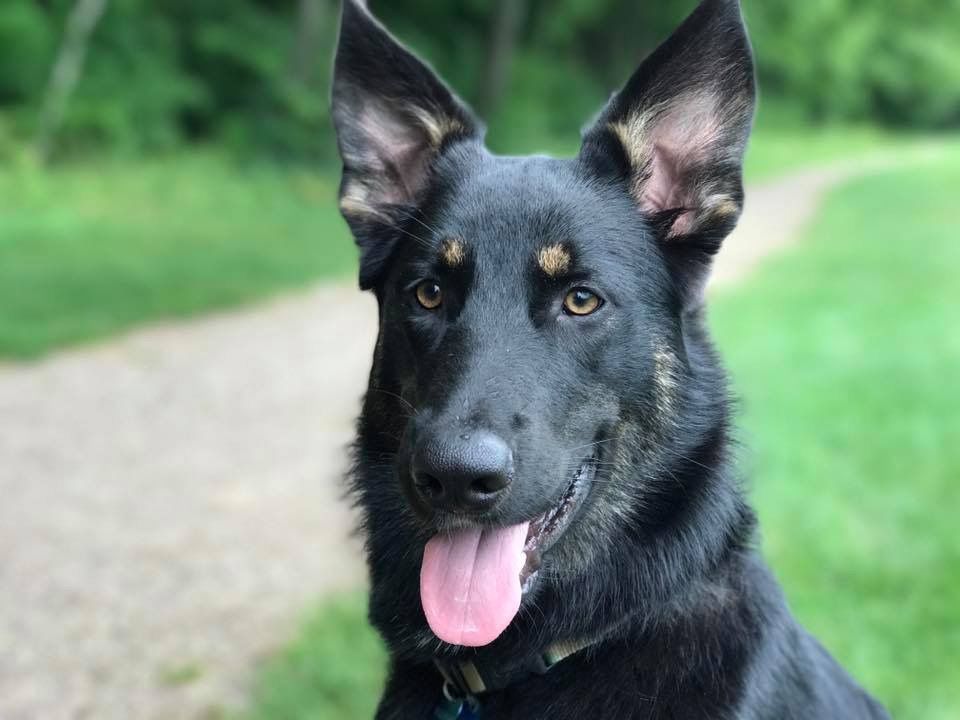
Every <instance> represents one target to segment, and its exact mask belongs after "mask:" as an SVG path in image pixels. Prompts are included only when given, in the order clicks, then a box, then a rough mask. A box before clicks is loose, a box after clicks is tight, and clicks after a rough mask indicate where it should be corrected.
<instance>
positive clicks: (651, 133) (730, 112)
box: [580, 0, 756, 254]
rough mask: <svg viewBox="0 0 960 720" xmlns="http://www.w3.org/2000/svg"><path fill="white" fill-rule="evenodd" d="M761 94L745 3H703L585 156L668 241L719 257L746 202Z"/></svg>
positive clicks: (609, 110)
mask: <svg viewBox="0 0 960 720" xmlns="http://www.w3.org/2000/svg"><path fill="white" fill-rule="evenodd" d="M755 94H756V91H755V82H754V69H753V57H752V53H751V51H750V43H749V40H748V39H747V34H746V28H745V27H744V24H743V20H742V18H741V15H740V6H739V3H738V2H737V0H704V1H703V2H701V3H700V5H699V6H698V7H697V9H696V10H694V12H693V14H692V15H690V17H688V18H687V20H686V21H685V22H684V23H683V24H682V25H681V26H680V28H679V29H678V30H677V31H676V32H675V33H674V34H673V35H672V36H671V37H670V38H669V39H668V40H667V41H666V42H664V43H663V44H662V45H661V46H660V47H659V48H657V50H655V51H654V52H653V54H652V55H650V57H649V58H647V60H646V61H644V63H643V64H642V65H641V66H640V68H639V69H638V70H637V72H636V73H635V74H634V75H633V77H631V78H630V80H629V81H628V82H627V84H626V85H625V86H624V87H623V89H622V90H621V91H620V92H619V93H617V94H616V95H615V96H614V97H613V98H612V99H611V100H610V102H609V103H608V105H607V106H606V108H604V110H603V111H602V112H601V114H600V117H599V119H598V120H597V121H596V123H595V124H594V125H593V127H591V128H590V129H589V130H588V131H587V133H586V134H585V136H584V142H583V147H582V149H581V152H580V157H581V160H582V161H583V162H585V163H586V164H587V165H588V166H589V167H590V168H591V169H592V170H593V171H594V172H597V173H600V174H602V175H605V176H610V175H611V174H613V175H616V176H618V177H620V178H622V179H623V180H624V181H626V182H627V183H628V187H629V191H630V193H631V194H632V195H633V197H634V199H635V200H636V202H637V204H638V205H639V207H640V208H641V210H643V212H644V213H645V214H646V215H647V216H648V217H649V218H650V219H651V221H652V225H653V227H654V228H655V230H656V231H657V232H658V234H659V235H660V236H661V237H662V238H663V239H664V240H665V241H666V242H667V243H668V244H671V245H675V244H680V243H682V242H683V241H684V240H689V241H692V243H688V244H694V245H696V246H698V247H699V248H700V249H701V250H706V251H707V252H708V253H709V254H712V253H714V252H716V250H717V249H718V248H719V246H720V243H721V242H722V240H723V238H724V237H726V235H727V234H729V232H730V231H731V230H732V229H733V227H734V225H735V224H736V220H737V218H738V217H739V214H740V210H741V208H742V206H743V180H742V164H743V153H744V150H745V148H746V143H747V137H748V135H749V133H750V127H751V125H752V122H753V111H754V105H755Z"/></svg>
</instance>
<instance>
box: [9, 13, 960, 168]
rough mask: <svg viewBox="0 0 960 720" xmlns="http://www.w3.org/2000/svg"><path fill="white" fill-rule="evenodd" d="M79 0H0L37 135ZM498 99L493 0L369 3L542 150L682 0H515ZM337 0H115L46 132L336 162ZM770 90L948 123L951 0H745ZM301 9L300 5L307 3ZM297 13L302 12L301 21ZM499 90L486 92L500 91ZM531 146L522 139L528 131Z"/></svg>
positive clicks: (836, 107)
mask: <svg viewBox="0 0 960 720" xmlns="http://www.w3.org/2000/svg"><path fill="white" fill-rule="evenodd" d="M74 1H75V0H49V1H48V2H39V1H38V0H6V2H4V3H0V114H7V115H11V116H12V117H13V118H14V122H12V123H10V125H12V127H14V128H15V130H16V132H17V133H18V134H19V135H20V137H22V138H23V137H28V136H29V135H30V134H32V130H33V124H34V121H35V118H36V113H37V110H38V108H39V106H40V104H41V101H42V97H43V94H44V88H45V85H46V81H47V78H48V76H49V74H50V69H51V67H52V65H53V62H54V58H55V56H56V53H57V49H58V47H59V44H60V42H61V40H62V35H63V28H64V24H65V19H66V16H67V14H68V12H69V10H70V8H71V7H72V5H73V3H74ZM517 2H519V3H520V4H521V7H522V8H523V11H522V22H521V23H520V26H519V28H518V32H517V33H516V35H515V36H514V37H511V38H510V43H508V44H509V45H512V46H514V47H515V52H514V53H513V61H512V63H511V64H510V68H509V77H508V82H507V83H506V91H505V95H504V96H503V97H501V98H492V99H489V101H490V102H489V103H488V102H484V103H481V100H482V99H483V98H484V93H483V92H482V88H483V87H485V79H487V77H488V72H490V71H491V70H490V68H491V67H492V63H491V52H492V50H491V48H492V47H493V43H492V42H491V35H492V33H493V32H494V28H495V27H497V23H496V8H497V7H498V3H497V2H494V0H461V1H460V2H439V1H438V0H396V1H395V2H391V3H387V2H385V1H383V0H374V2H372V5H373V8H374V10H375V11H376V12H378V13H379V14H380V15H381V16H382V17H383V19H384V21H385V22H386V23H387V24H388V26H389V27H390V28H391V29H392V30H394V31H395V32H396V33H397V34H398V35H399V36H400V37H401V38H403V39H404V40H406V41H407V42H408V43H409V44H411V45H413V46H414V47H415V48H416V49H417V50H418V52H420V53H422V54H423V55H424V56H425V57H426V58H428V59H429V60H430V61H432V62H433V63H434V64H435V65H436V66H437V67H438V69H439V70H440V71H441V72H442V73H443V75H444V76H445V77H446V78H448V79H449V81H450V82H451V84H453V85H454V86H455V87H456V88H457V89H458V90H459V91H460V92H461V93H462V94H463V95H464V96H465V97H466V98H467V99H468V100H469V101H471V102H473V103H474V104H476V105H480V104H483V105H488V104H489V105H490V106H489V107H480V109H481V110H482V111H484V114H485V115H486V116H487V120H488V121H489V124H490V126H491V139H492V142H493V144H494V146H496V147H498V148H501V149H506V150H509V151H515V150H519V149H523V150H527V149H529V148H531V147H532V148H547V149H549V147H550V145H551V143H552V142H553V140H552V139H551V138H563V137H568V136H569V137H575V135H576V132H577V130H578V129H579V128H580V127H581V125H582V124H583V123H584V122H585V121H586V120H587V119H588V118H589V117H590V116H591V115H593V113H594V112H595V111H596V110H597V109H598V108H599V106H600V104H601V103H602V102H603V100H604V98H605V97H606V96H607V94H608V93H609V92H610V91H612V90H613V89H615V88H616V87H617V86H619V85H620V84H621V83H622V82H623V81H624V80H625V79H626V77H627V76H628V74H629V73H630V72H631V71H632V69H633V68H634V67H635V66H636V65H637V63H638V62H639V60H640V59H641V58H642V57H643V56H644V54H645V53H646V52H648V51H649V50H650V49H651V48H652V47H654V46H655V45H656V43H657V42H659V41H660V40H662V39H663V38H664V37H666V35H667V34H668V33H669V32H670V31H671V30H672V28H673V27H675V26H676V24H677V23H678V22H679V21H680V20H681V18H682V17H683V15H684V14H685V13H686V12H687V11H688V10H689V9H690V7H691V6H692V5H693V0H688V2H685V3H682V4H677V3H638V2H635V1H634V0H549V2H548V0H517ZM337 5H338V0H275V1H273V2H270V1H268V0H233V1H232V2H229V3H223V2H219V1H218V0H169V1H168V2H164V3H154V2H149V0H110V2H109V5H108V7H107V11H106V14H105V15H104V17H103V20H102V21H101V23H100V25H99V26H98V27H97V28H96V30H95V32H94V34H93V37H92V41H91V45H90V47H89V53H88V57H87V62H86V65H85V68H84V71H83V73H82V75H81V79H80V83H79V85H78V87H77V89H76V93H75V95H74V97H73V98H72V99H71V102H70V103H69V106H68V112H67V117H66V121H65V127H64V128H62V130H61V132H60V136H59V141H58V144H57V146H58V148H59V152H60V154H61V156H63V155H64V154H71V153H76V152H80V151H85V150H87V149H93V150H98V149H101V148H109V149H114V150H121V151H127V152H130V151H133V152H138V151H142V150H162V149H169V148H171V147H172V146H174V145H177V144H182V143H184V142H197V141H220V142H225V143H227V144H228V145H230V146H231V147H232V148H233V149H234V150H235V151H237V152H239V153H241V154H244V155H250V154H257V155H264V154H266V155H271V156H275V157H280V158H291V159H297V160H300V161H307V162H316V161H318V160H319V161H333V159H334V143H333V139H332V134H331V132H330V130H331V128H330V119H329V113H328V109H327V102H328V94H329V88H328V81H329V73H330V60H331V57H332V51H333V44H334V39H335V37H334V36H335V32H336V18H337ZM744 6H745V12H746V15H747V18H748V21H749V24H750V26H751V31H752V35H753V38H754V41H755V45H756V48H757V51H758V59H759V69H760V77H761V83H762V87H763V89H764V92H765V94H766V95H767V96H768V97H774V98H777V99H778V101H779V102H781V103H782V102H784V101H787V102H789V103H790V104H791V105H792V106H793V107H794V108H795V109H796V112H797V115H798V116H799V117H800V118H801V119H804V120H809V119H814V120H835V121H836V120H844V121H850V120H857V121H866V120H872V121H876V120H879V121H881V122H883V123H887V124H891V125H899V126H905V125H917V126H925V127H940V126H948V125H953V126H955V125H957V124H958V123H960V52H958V50H957V48H958V47H960V2H957V0H949V1H948V2H943V1H942V0H902V2H897V3H893V4H891V3H889V2H887V1H886V0H811V1H810V2H803V3H798V2H793V0H744ZM308 11H309V14H305V13H308ZM308 18H312V20H309V19H308ZM497 100H499V102H498V101H497ZM528 139H529V140H530V141H532V142H531V143H526V142H523V141H525V140H528Z"/></svg>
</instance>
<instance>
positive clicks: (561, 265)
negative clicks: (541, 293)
mask: <svg viewBox="0 0 960 720" xmlns="http://www.w3.org/2000/svg"><path fill="white" fill-rule="evenodd" d="M537 262H538V263H539V264H540V269H541V270H543V272H545V273H546V274H547V275H548V276H550V277H556V276H557V275H560V274H561V273H565V272H566V271H567V270H569V269H570V252H569V251H568V250H567V249H566V248H565V247H564V246H563V245H560V244H557V245H548V246H547V247H544V248H540V252H539V253H538V254H537Z"/></svg>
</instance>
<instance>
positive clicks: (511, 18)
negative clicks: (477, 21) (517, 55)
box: [479, 0, 526, 114]
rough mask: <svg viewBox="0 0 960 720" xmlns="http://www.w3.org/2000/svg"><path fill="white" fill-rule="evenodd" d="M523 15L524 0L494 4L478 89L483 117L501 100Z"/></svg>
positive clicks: (500, 0) (498, 0)
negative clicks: (481, 77) (481, 78)
mask: <svg viewBox="0 0 960 720" xmlns="http://www.w3.org/2000/svg"><path fill="white" fill-rule="evenodd" d="M525 11H526V2H525V1H524V0H496V7H495V9H494V12H493V22H492V23H491V25H492V27H491V31H490V43H489V45H488V48H487V56H486V61H485V62H484V72H483V80H482V83H481V87H480V102H479V107H480V110H481V112H483V113H485V114H489V113H491V112H493V111H494V110H495V109H496V107H497V105H498V104H499V103H500V101H501V100H502V99H503V93H504V91H505V90H506V87H507V78H508V76H509V74H510V67H511V65H512V64H513V55H514V50H515V49H516V45H517V39H518V36H519V33H520V27H521V23H522V21H523V16H524V13H525Z"/></svg>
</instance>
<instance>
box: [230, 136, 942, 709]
mask: <svg viewBox="0 0 960 720" xmlns="http://www.w3.org/2000/svg"><path fill="white" fill-rule="evenodd" d="M957 187H960V150H953V151H951V153H950V156H949V158H946V159H944V160H943V161H942V162H938V163H936V164H935V165H927V166H924V167H915V168H913V169H909V170H901V171H897V172H891V173H889V174H886V175H883V176H878V177H875V178H871V179H865V180H861V181H859V182H856V183H855V184H853V185H851V186H849V187H847V188H844V189H842V190H840V191H838V192H836V193H835V194H833V195H832V196H831V197H830V199H829V201H828V203H827V205H826V207H825V208H824V211H823V214H822V217H821V219H820V220H819V222H817V223H816V225H815V226H814V227H813V228H811V230H810V232H809V233H808V235H809V237H808V238H807V240H806V241H805V242H803V243H801V244H798V245H797V246H796V247H795V248H793V249H792V250H790V251H788V252H787V253H785V254H783V255H781V256H779V257H777V258H773V259H771V260H770V261H768V262H767V263H766V264H765V266H764V267H762V268H761V269H760V271H759V272H758V274H756V275H755V276H754V277H752V278H751V279H749V280H748V281H747V282H746V283H745V284H744V285H742V286H740V287H738V288H736V289H734V290H732V291H729V292H728V293H727V294H726V295H724V296H722V297H720V298H718V299H717V301H716V302H715V304H714V310H713V313H712V323H713V325H714V328H715V331H716V335H717V337H718V338H719V341H720V344H721V346H722V349H723V350H724V352H725V355H726V357H727V359H728V362H729V364H730V366H731V369H732V371H733V374H734V377H735V380H736V384H737V387H738V389H739V391H740V394H741V395H742V397H743V408H744V410H743V417H742V424H743V427H744V428H745V431H744V436H745V438H744V439H745V441H746V443H747V446H748V448H749V450H747V451H745V453H744V455H745V457H744V465H745V467H746V469H747V470H748V472H749V475H750V477H751V478H752V479H753V481H754V486H753V496H754V499H755V501H756V504H757V506H758V510H759V513H760V516H761V527H762V530H763V547H764V551H765V553H766V555H767V556H768V557H769V559H770V561H771V563H772V565H773V567H774V568H775V570H776V572H777V574H778V575H779V577H780V578H781V580H782V581H783V584H784V587H785V589H786V592H787V595H788V597H789V600H790V602H791V604H792V606H793V608H794V610H795V612H796V614H797V615H798V616H799V618H800V620H801V621H802V622H803V623H804V624H806V625H807V627H809V628H810V629H811V630H812V631H813V632H814V633H816V634H817V635H818V637H820V638H821V640H822V641H823V642H824V643H825V644H826V646H827V647H828V648H829V649H830V650H831V651H832V652H833V653H835V655H836V656H837V657H838V658H839V659H840V660H841V662H842V663H844V665H845V666H846V667H848V668H849V669H850V671H851V672H852V673H853V674H854V676H855V677H857V678H858V679H859V680H860V681H861V682H863V683H864V684H865V685H866V686H867V687H869V688H870V689H871V690H872V691H874V692H875V693H877V694H878V695H879V696H880V697H881V698H882V699H883V700H884V701H885V702H886V703H887V704H888V705H889V707H890V709H891V711H892V712H893V715H894V717H896V718H898V720H948V719H952V718H956V717H960V687H958V685H957V682H956V679H957V668H958V667H960V533H958V532H957V529H956V528H957V520H956V515H957V509H958V508H960V483H958V480H960V412H958V408H960V382H957V373H958V368H960V324H958V322H957V308H960V284H958V283H957V280H956V278H957V277H958V275H960V242H957V237H956V231H957V227H958V226H960V206H958V205H957V203H956V198H955V194H956V193H955V189H956V188H957ZM382 669H383V654H382V650H381V649H380V648H379V645H378V644H377V643H376V641H375V639H374V638H373V637H372V634H371V632H370V631H369V629H368V628H367V626H366V623H365V620H364V609H363V604H362V601H361V600H360V599H358V598H351V599H349V600H347V601H344V602H341V603H340V604H338V605H335V606H334V607H333V608H332V609H325V608H320V609H319V610H318V611H317V614H316V615H315V616H314V617H313V618H312V619H311V621H310V623H309V624H308V626H307V628H306V630H305V632H304V634H303V635H302V636H301V637H300V638H299V639H298V640H297V641H296V642H295V644H294V645H293V646H292V648H291V649H290V650H288V651H286V652H284V653H282V654H281V655H279V656H278V657H277V658H276V659H274V660H273V661H272V662H271V663H270V664H269V665H268V667H267V668H266V669H265V671H264V673H263V674H262V675H261V677H260V683H259V684H258V687H257V690H256V692H255V693H254V696H253V699H252V709H251V710H250V712H249V714H248V716H247V720H267V719H268V718H269V719H270V720H294V719H297V720H300V719H301V718H302V719H303V720H306V718H311V719H312V720H334V719H337V720H341V719H343V720H346V719H352V718H367V717H371V716H372V712H373V708H374V706H375V702H376V696H377V694H378V692H379V689H380V686H381V683H382ZM345 693H347V694H348V695H351V697H352V702H354V705H352V706H350V707H349V708H348V707H347V706H346V705H344V702H346V700H345V699H344V694H345Z"/></svg>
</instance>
